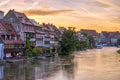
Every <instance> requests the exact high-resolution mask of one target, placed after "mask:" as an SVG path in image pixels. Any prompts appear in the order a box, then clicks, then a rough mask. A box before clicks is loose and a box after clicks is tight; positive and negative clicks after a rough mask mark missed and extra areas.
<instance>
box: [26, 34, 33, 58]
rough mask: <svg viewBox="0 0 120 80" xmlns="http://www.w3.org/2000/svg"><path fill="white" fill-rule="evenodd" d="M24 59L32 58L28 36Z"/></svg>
mask: <svg viewBox="0 0 120 80" xmlns="http://www.w3.org/2000/svg"><path fill="white" fill-rule="evenodd" d="M25 57H26V58H28V57H32V44H31V42H30V37H29V36H27V37H26V46H25Z"/></svg>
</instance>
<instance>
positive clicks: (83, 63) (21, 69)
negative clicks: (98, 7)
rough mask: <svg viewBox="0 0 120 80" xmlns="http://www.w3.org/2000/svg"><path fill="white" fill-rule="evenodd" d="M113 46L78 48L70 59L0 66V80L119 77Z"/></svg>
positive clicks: (112, 79) (115, 79)
mask: <svg viewBox="0 0 120 80" xmlns="http://www.w3.org/2000/svg"><path fill="white" fill-rule="evenodd" d="M116 50H117V48H103V49H93V50H87V51H81V52H78V53H77V54H75V57H74V58H71V57H62V58H49V59H46V60H33V61H27V62H19V63H10V64H8V63H7V64H6V65H5V66H4V67H3V66H1V67H0V78H1V79H0V80H3V76H4V80H120V76H119V75H120V62H119V60H120V55H118V54H116ZM3 74H4V75H3Z"/></svg>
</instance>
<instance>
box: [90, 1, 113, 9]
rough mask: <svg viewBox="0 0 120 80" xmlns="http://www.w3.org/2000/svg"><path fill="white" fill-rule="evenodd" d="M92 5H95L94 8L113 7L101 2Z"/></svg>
mask: <svg viewBox="0 0 120 80" xmlns="http://www.w3.org/2000/svg"><path fill="white" fill-rule="evenodd" d="M91 4H92V5H94V6H99V7H104V8H106V7H111V6H110V5H108V4H105V3H102V2H99V1H94V2H92V3H91Z"/></svg>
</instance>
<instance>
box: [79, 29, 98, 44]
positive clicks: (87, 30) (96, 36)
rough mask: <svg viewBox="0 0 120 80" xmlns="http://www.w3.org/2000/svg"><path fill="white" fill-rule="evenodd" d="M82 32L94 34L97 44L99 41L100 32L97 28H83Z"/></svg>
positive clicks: (89, 34)
mask: <svg viewBox="0 0 120 80" xmlns="http://www.w3.org/2000/svg"><path fill="white" fill-rule="evenodd" d="M80 32H81V33H86V34H87V35H88V36H92V37H93V38H94V40H95V44H96V45H97V44H98V43H99V34H98V33H97V32H96V30H89V29H81V30H80Z"/></svg>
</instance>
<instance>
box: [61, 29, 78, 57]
mask: <svg viewBox="0 0 120 80" xmlns="http://www.w3.org/2000/svg"><path fill="white" fill-rule="evenodd" d="M77 43H78V39H77V36H76V35H75V28H73V27H69V29H68V30H66V31H65V32H64V33H63V35H62V39H61V42H60V48H61V54H67V55H68V54H70V53H72V51H75V50H76V49H77V45H76V44H77Z"/></svg>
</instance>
